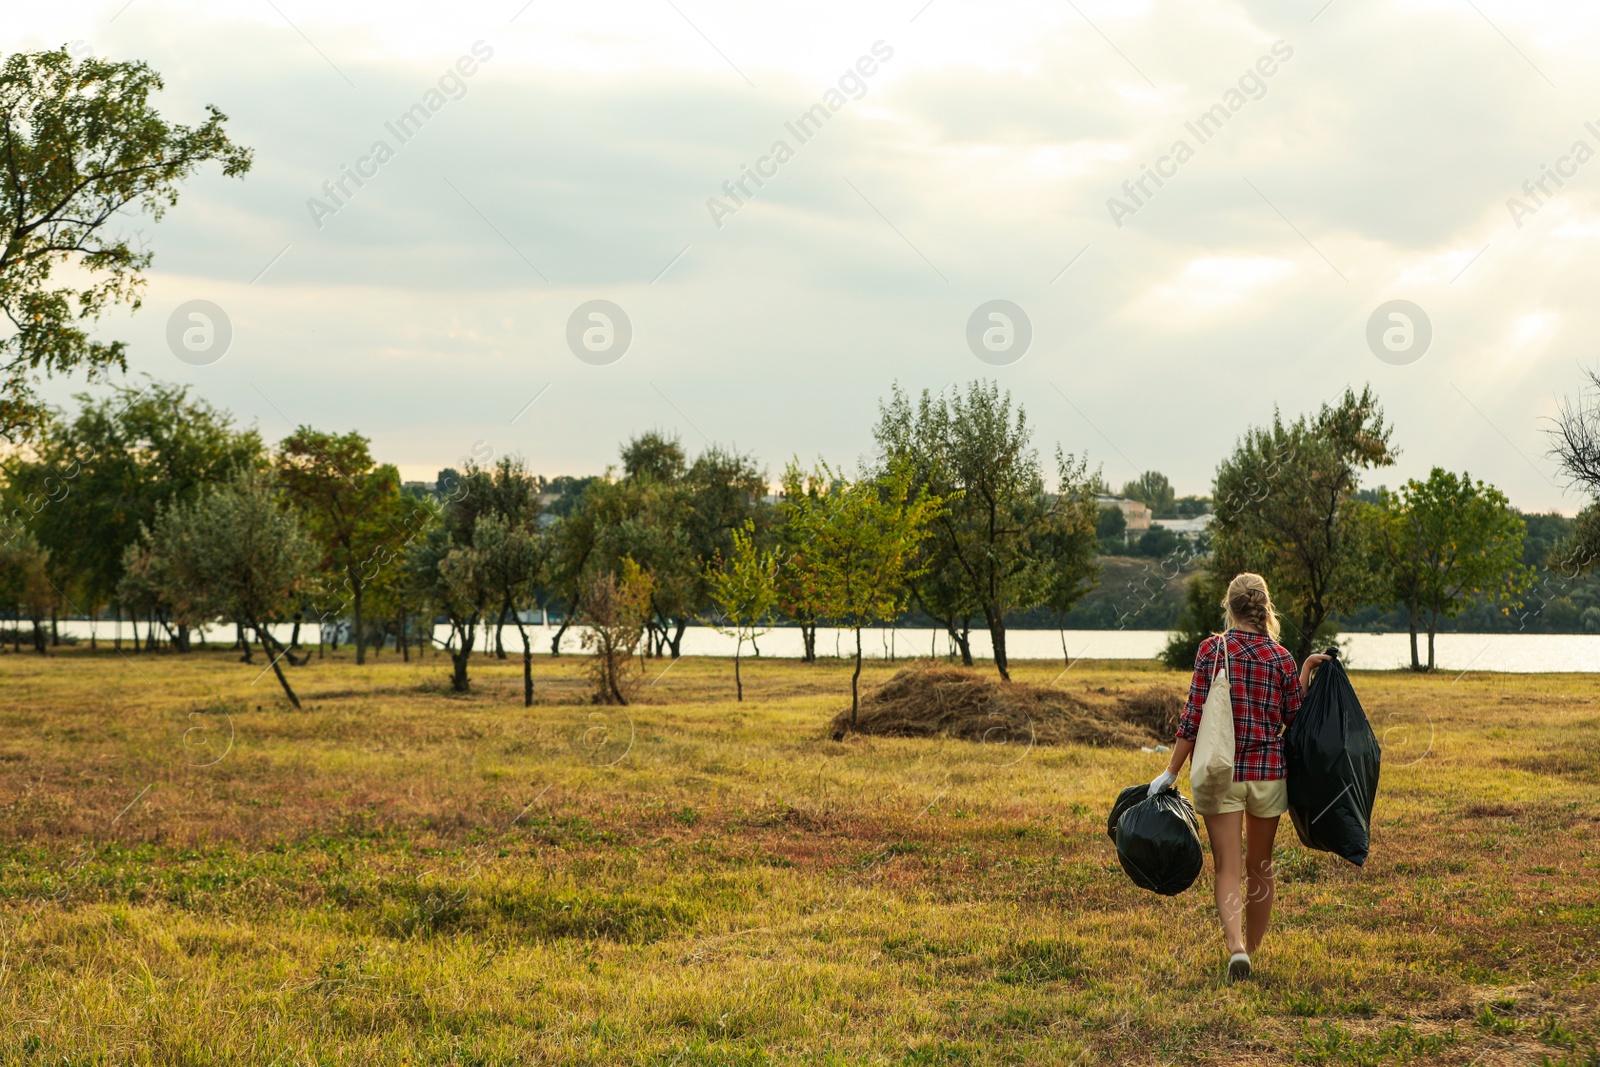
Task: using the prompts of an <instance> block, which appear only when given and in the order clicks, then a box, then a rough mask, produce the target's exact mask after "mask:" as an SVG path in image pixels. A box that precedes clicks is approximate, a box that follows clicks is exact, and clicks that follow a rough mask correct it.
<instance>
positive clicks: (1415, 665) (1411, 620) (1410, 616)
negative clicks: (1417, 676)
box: [1406, 607, 1422, 671]
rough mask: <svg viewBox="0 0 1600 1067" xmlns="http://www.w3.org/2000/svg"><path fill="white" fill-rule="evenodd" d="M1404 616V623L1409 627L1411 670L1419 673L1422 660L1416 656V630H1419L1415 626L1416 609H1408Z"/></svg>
mask: <svg viewBox="0 0 1600 1067" xmlns="http://www.w3.org/2000/svg"><path fill="white" fill-rule="evenodd" d="M1406 614H1407V619H1406V621H1407V623H1408V624H1409V625H1410V627H1411V669H1412V670H1414V671H1420V670H1422V660H1421V659H1419V658H1418V656H1417V630H1418V629H1419V627H1418V625H1417V609H1416V608H1414V607H1413V608H1408V609H1407V612H1406Z"/></svg>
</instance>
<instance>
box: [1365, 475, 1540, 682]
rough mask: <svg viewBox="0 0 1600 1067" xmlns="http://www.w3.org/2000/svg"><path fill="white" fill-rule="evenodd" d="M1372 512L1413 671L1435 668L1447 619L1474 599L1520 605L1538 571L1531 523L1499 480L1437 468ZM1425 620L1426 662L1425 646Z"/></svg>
mask: <svg viewBox="0 0 1600 1067" xmlns="http://www.w3.org/2000/svg"><path fill="white" fill-rule="evenodd" d="M1366 514H1367V519H1368V521H1369V522H1370V524H1371V526H1372V537H1371V543H1372V545H1373V547H1374V549H1375V556H1376V560H1375V563H1376V567H1377V569H1378V571H1379V573H1380V574H1381V575H1382V579H1383V581H1384V583H1385V592H1386V593H1387V597H1386V599H1387V600H1388V601H1389V602H1394V603H1399V604H1401V605H1402V606H1403V607H1404V608H1405V609H1406V619H1407V622H1408V624H1409V626H1410V630H1411V669H1412V670H1414V671H1420V670H1424V669H1426V670H1430V671H1431V670H1433V667H1434V655H1433V639H1434V635H1435V634H1436V633H1437V632H1438V630H1439V620H1440V619H1441V618H1451V617H1454V616H1455V615H1457V614H1459V613H1460V611H1461V610H1462V609H1463V608H1465V607H1466V606H1467V604H1468V603H1469V602H1470V601H1471V600H1473V599H1474V598H1478V599H1482V600H1484V601H1486V602H1488V603H1491V604H1511V605H1513V606H1519V605H1517V604H1516V595H1517V593H1518V592H1519V591H1520V590H1521V589H1522V588H1523V586H1524V585H1525V584H1526V582H1527V579H1528V577H1529V576H1530V573H1531V572H1529V571H1528V569H1527V568H1526V567H1524V566H1523V565H1522V563H1521V558H1522V537H1523V531H1524V524H1523V520H1522V517H1521V516H1520V515H1518V514H1517V513H1516V512H1515V511H1513V510H1512V508H1511V505H1510V503H1509V502H1508V501H1507V500H1506V498H1505V495H1504V494H1502V493H1501V492H1500V491H1499V490H1498V489H1496V488H1495V487H1494V486H1492V485H1485V484H1484V483H1483V482H1481V481H1479V482H1474V481H1473V480H1472V478H1471V477H1470V476H1469V475H1466V474H1463V475H1461V477H1459V478H1458V477H1456V476H1455V475H1454V474H1452V473H1450V472H1449V471H1446V470H1443V469H1441V468H1439V467H1435V468H1433V471H1432V473H1430V474H1429V476H1428V480H1427V481H1426V482H1419V481H1417V480H1416V479H1414V478H1413V479H1412V480H1410V481H1408V482H1406V484H1405V485H1403V486H1402V487H1401V488H1400V492H1399V494H1398V495H1397V494H1394V493H1389V492H1384V493H1382V494H1381V497H1380V500H1379V503H1378V504H1377V505H1374V506H1369V507H1368V509H1367V512H1366ZM1508 613H1509V612H1508ZM1424 618H1425V619H1426V622H1427V629H1428V665H1427V667H1426V668H1424V667H1423V666H1422V663H1421V660H1420V658H1419V656H1418V651H1417V633H1418V630H1419V628H1420V627H1421V625H1422V622H1423V620H1424Z"/></svg>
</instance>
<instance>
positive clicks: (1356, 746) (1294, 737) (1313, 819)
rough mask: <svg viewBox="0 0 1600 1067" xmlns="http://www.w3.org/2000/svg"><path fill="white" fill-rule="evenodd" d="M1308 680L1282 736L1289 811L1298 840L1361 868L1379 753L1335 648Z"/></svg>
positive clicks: (1369, 838) (1367, 843)
mask: <svg viewBox="0 0 1600 1067" xmlns="http://www.w3.org/2000/svg"><path fill="white" fill-rule="evenodd" d="M1328 655H1330V656H1332V657H1333V658H1332V659H1330V660H1328V662H1326V663H1324V664H1323V665H1322V666H1321V668H1319V669H1318V671H1317V677H1316V679H1315V680H1314V681H1313V682H1312V683H1311V691H1310V692H1308V693H1307V694H1306V699H1305V703H1303V704H1302V705H1301V707H1300V714H1299V715H1297V716H1295V720H1294V722H1293V723H1292V724H1291V725H1290V727H1289V729H1288V730H1287V731H1286V732H1285V733H1284V735H1283V751H1284V757H1285V759H1286V760H1287V762H1288V775H1289V817H1290V818H1291V819H1293V820H1294V832H1295V833H1296V834H1298V835H1300V843H1301V844H1303V845H1305V846H1306V847H1307V848H1312V849H1316V850H1317V851H1318V852H1332V853H1335V854H1336V855H1339V856H1343V857H1344V858H1345V859H1347V860H1349V861H1350V862H1351V863H1354V864H1355V865H1356V866H1358V867H1359V866H1361V865H1362V864H1364V863H1366V861H1367V849H1368V847H1370V845H1371V843H1372V832H1371V827H1372V805H1373V803H1374V801H1376V800H1377V798H1378V770H1379V765H1380V764H1381V762H1382V757H1383V753H1382V751H1381V750H1380V749H1379V747H1378V738H1377V736H1376V735H1375V734H1373V732H1372V727H1371V725H1369V724H1368V722H1367V714H1366V712H1364V711H1362V710H1361V701H1359V700H1357V699H1356V691H1355V690H1354V689H1352V688H1351V687H1350V678H1349V676H1348V675H1346V674H1345V672H1344V665H1343V664H1342V663H1340V662H1339V658H1338V656H1339V650H1338V649H1336V648H1330V649H1328Z"/></svg>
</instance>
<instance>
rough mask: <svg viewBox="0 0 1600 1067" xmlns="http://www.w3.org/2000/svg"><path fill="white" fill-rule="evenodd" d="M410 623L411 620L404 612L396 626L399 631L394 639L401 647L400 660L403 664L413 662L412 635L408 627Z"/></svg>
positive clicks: (396, 631)
mask: <svg viewBox="0 0 1600 1067" xmlns="http://www.w3.org/2000/svg"><path fill="white" fill-rule="evenodd" d="M409 621H410V620H408V619H407V618H406V612H404V611H402V612H401V613H400V620H399V622H397V623H396V624H395V625H396V627H397V629H396V630H395V637H394V639H395V643H396V644H398V645H399V646H400V660H401V662H403V663H410V662H411V634H410V633H409V632H408V631H409V629H410V627H409V625H408V623H409Z"/></svg>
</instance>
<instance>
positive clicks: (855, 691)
mask: <svg viewBox="0 0 1600 1067" xmlns="http://www.w3.org/2000/svg"><path fill="white" fill-rule="evenodd" d="M860 682H861V627H859V626H857V627H856V670H855V673H854V674H852V675H851V676H850V729H852V730H854V729H855V728H856V715H857V712H858V711H859V710H860V708H861V695H860V694H861V687H860Z"/></svg>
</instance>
